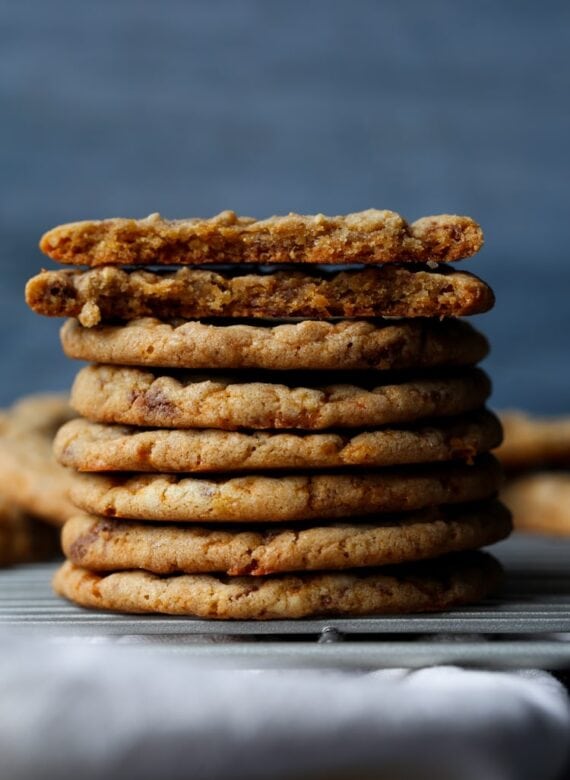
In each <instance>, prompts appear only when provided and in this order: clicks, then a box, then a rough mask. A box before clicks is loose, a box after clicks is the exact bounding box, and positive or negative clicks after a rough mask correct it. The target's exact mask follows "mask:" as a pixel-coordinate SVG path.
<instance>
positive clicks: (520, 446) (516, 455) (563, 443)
mask: <svg viewBox="0 0 570 780" xmlns="http://www.w3.org/2000/svg"><path fill="white" fill-rule="evenodd" d="M501 421H502V423H503V426H504V431H505V437H504V441H503V444H502V446H501V447H499V449H498V450H497V457H498V458H499V459H500V460H501V462H502V463H503V465H504V466H505V468H506V469H508V470H511V471H518V470H523V469H531V468H537V467H540V466H545V465H568V466H570V417H563V416H560V417H536V416H533V415H531V414H527V413H525V412H514V411H512V412H502V413H501Z"/></svg>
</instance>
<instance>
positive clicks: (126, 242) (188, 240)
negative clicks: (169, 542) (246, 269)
mask: <svg viewBox="0 0 570 780" xmlns="http://www.w3.org/2000/svg"><path fill="white" fill-rule="evenodd" d="M482 245H483V233H482V231H481V228H480V227H479V225H478V224H477V223H476V222H474V221H473V220H472V219H470V218H469V217H459V216H455V215H451V214H441V215H438V216H433V217H424V218H423V219H419V220H417V221H416V222H413V223H412V224H408V223H407V222H406V221H405V220H404V219H403V218H402V217H401V216H400V215H399V214H396V213H395V212H393V211H380V210H378V209H368V210H367V211H361V212H358V213H355V214H347V215H345V216H338V217H325V216H324V215H323V214H317V215H315V216H302V215H300V214H288V215H287V216H279V217H269V219H263V220H256V219H253V218H251V217H238V216H237V215H236V214H235V212H233V211H223V212H222V213H221V214H218V215H217V216H215V217H212V218H210V219H201V218H194V219H179V220H166V219H163V218H162V217H161V216H160V214H151V215H150V216H149V217H147V218H146V219H106V220H102V221H94V220H92V221H86V222H74V223H71V224H68V225H60V226H59V227H56V228H53V229H52V230H50V231H49V232H48V233H46V234H45V235H44V236H43V237H42V239H41V242H40V248H41V250H42V252H45V253H46V254H47V255H49V256H50V257H52V258H53V259H54V260H59V261H60V262H63V263H73V264H76V265H91V266H96V265H108V264H115V265H156V264H166V265H172V264H198V263H293V262H295V263H387V262H409V261H410V262H426V261H430V260H435V261H438V262H440V261H449V260H459V259H461V258H463V257H469V256H470V255H473V254H475V252H477V251H478V250H479V249H480V248H481V246H482Z"/></svg>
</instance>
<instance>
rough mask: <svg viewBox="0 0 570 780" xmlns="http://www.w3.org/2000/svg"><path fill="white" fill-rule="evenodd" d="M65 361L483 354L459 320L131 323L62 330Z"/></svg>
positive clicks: (458, 358)
mask: <svg viewBox="0 0 570 780" xmlns="http://www.w3.org/2000/svg"><path fill="white" fill-rule="evenodd" d="M61 341H62V344H63V349H64V352H65V354H66V355H67V356H68V357H71V358H76V359H77V360H88V361H92V362H97V363H112V364H119V365H125V366H161V367H166V368H188V369H196V368H200V369H217V368H223V369H236V368H259V369H270V370H279V371H281V370H298V369H320V370H332V369H345V370H346V369H368V368H372V369H378V370H400V369H408V368H414V369H419V368H431V367H435V366H467V365H474V364H475V363H478V362H479V361H480V360H482V359H483V358H484V357H485V356H486V355H487V353H488V351H489V345H488V342H487V339H486V338H485V337H484V336H483V335H482V334H481V333H478V332H477V331H476V330H475V329H474V328H472V327H471V326H470V325H468V324H467V323H466V322H462V321H460V320H454V319H451V320H443V321H441V322H440V321H439V320H435V321H432V320H404V321H401V322H376V323H372V322H363V321H358V320H355V321H350V320H344V321H341V322H324V321H315V320H305V321H303V322H298V323H287V324H278V325H269V324H267V323H264V324H263V325H261V324H257V323H256V324H255V325H245V324H239V325H218V324H211V323H209V324H207V323H204V322H196V321H191V322H178V321H175V322H168V321H166V322H165V321H161V320H156V319H151V318H147V319H140V320H132V321H131V322H128V323H125V324H124V325H122V326H121V325H119V326H117V325H106V326H104V325H100V326H97V327H93V328H84V327H83V326H82V325H80V324H79V322H78V321H77V320H74V319H72V320H68V321H67V322H66V323H65V324H64V326H63V328H62V330H61Z"/></svg>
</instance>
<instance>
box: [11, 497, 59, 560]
mask: <svg viewBox="0 0 570 780" xmlns="http://www.w3.org/2000/svg"><path fill="white" fill-rule="evenodd" d="M59 551H60V545H59V534H58V532H57V530H56V529H55V528H51V527H50V526H48V525H46V524H45V523H41V522H38V521H37V520H34V519H33V518H31V517H27V516H26V515H25V514H24V513H23V512H22V511H20V510H19V509H17V508H16V507H15V506H14V504H12V503H11V502H10V501H8V500H7V499H6V497H5V496H3V495H0V566H11V565H13V564H15V563H32V562H33V561H43V560H50V559H51V558H55V557H56V556H57V554H58V553H59Z"/></svg>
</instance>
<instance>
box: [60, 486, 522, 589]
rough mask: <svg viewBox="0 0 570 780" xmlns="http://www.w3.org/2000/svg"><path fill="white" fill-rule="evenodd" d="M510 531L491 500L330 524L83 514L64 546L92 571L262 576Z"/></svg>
mask: <svg viewBox="0 0 570 780" xmlns="http://www.w3.org/2000/svg"><path fill="white" fill-rule="evenodd" d="M510 531H511V520H510V514H509V512H508V511H507V510H506V509H505V508H504V507H503V506H502V505H501V504H499V503H498V502H495V501H490V502H486V503H484V504H478V505H468V506H460V507H453V508H451V507H434V508H432V509H426V510H422V511H419V512H411V513H408V514H405V515H391V516H389V517H387V518H382V520H379V521H376V522H375V523H374V524H370V523H366V522H362V523H352V524H350V523H333V524H327V525H322V526H317V527H306V526H293V527H289V528H283V529H281V528H279V529H278V530H274V529H272V530H262V531H257V530H255V529H254V530H252V529H251V528H248V529H244V528H241V529H237V530H232V529H231V528H230V529H228V528H224V529H219V528H208V527H204V526H198V527H197V526H173V525H159V524H154V523H137V522H129V521H120V520H106V519H103V518H98V517H89V516H86V515H82V516H78V517H74V518H72V519H70V520H68V522H67V523H66V524H65V526H64V529H63V533H62V544H63V549H64V552H65V554H66V556H67V557H68V558H69V559H70V560H71V561H72V562H73V563H75V564H76V565H78V566H82V567H83V568H86V569H92V570H94V571H117V570H124V569H144V570H146V571H150V572H153V573H154V574H175V573H187V574H199V573H205V572H226V573H227V574H231V575H246V574H250V575H254V576H260V575H266V574H274V573H277V572H287V571H309V570H312V571H314V570H327V569H348V568H356V567H362V566H386V565H389V564H395V563H403V562H407V561H414V560H421V559H423V558H435V557H437V556H439V555H444V554H446V553H450V552H459V551H462V550H474V549H476V548H478V547H483V546H485V545H488V544H493V543H494V542H497V541H499V540H500V539H503V538H504V537H505V536H507V535H508V534H509V533H510Z"/></svg>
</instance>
